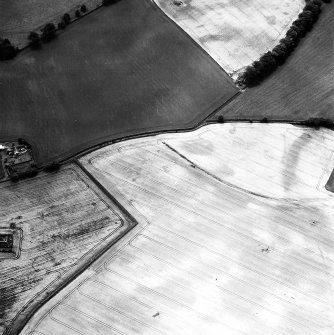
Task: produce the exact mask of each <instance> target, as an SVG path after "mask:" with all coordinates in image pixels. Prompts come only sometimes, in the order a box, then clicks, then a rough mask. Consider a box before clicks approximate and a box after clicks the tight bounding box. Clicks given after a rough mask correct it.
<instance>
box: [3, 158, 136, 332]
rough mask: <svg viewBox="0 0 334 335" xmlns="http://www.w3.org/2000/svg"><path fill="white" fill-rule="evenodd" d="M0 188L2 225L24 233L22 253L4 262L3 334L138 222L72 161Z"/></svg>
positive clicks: (5, 184)
mask: <svg viewBox="0 0 334 335" xmlns="http://www.w3.org/2000/svg"><path fill="white" fill-rule="evenodd" d="M0 193H1V201H0V216H1V223H2V225H4V224H6V223H7V224H8V226H9V225H11V226H12V225H13V224H14V225H15V226H16V228H18V229H19V230H21V232H22V235H23V239H22V246H21V248H22V249H21V255H20V258H19V259H16V260H12V259H5V260H4V259H2V260H1V262H0V282H1V287H0V297H1V299H0V334H3V333H4V330H5V329H6V327H8V326H10V325H11V322H12V321H13V320H16V319H18V320H22V319H24V318H25V317H26V315H27V313H28V312H29V311H31V309H32V308H34V306H36V305H38V303H40V302H41V301H42V300H43V299H45V298H47V297H48V296H50V294H51V293H53V292H55V290H56V289H57V288H58V287H60V286H61V285H62V284H64V283H65V282H66V281H67V280H69V279H70V278H71V277H73V276H74V275H75V274H76V273H77V271H79V270H80V269H81V268H82V267H83V266H85V264H87V263H89V262H90V261H91V260H93V259H94V257H95V256H96V255H97V254H99V253H100V252H101V251H102V249H103V248H105V247H106V245H110V244H111V243H112V242H113V241H115V240H116V239H117V238H119V236H121V235H122V234H124V233H125V232H126V231H127V230H128V229H129V228H130V227H133V226H134V224H135V223H134V222H133V221H132V219H130V218H129V217H128V216H127V215H126V214H124V213H123V212H122V211H121V209H119V208H118V207H117V206H116V204H115V203H113V202H112V201H111V200H110V199H109V198H107V197H106V196H105V195H104V194H103V193H102V192H101V191H100V190H99V189H98V188H97V187H96V186H95V185H94V184H93V183H92V182H91V181H90V180H89V179H88V178H87V177H86V175H85V174H84V173H83V172H82V171H81V170H80V169H79V168H78V167H76V165H73V164H71V165H67V166H66V167H65V168H62V169H61V170H60V171H59V172H58V173H52V174H40V175H39V176H37V177H35V178H34V179H33V180H29V181H22V182H19V183H17V184H13V183H10V182H5V183H1V184H0Z"/></svg>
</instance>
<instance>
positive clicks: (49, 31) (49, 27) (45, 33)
mask: <svg viewBox="0 0 334 335" xmlns="http://www.w3.org/2000/svg"><path fill="white" fill-rule="evenodd" d="M41 31H42V40H43V41H45V42H48V41H51V40H52V39H54V38H55V37H56V26H55V25H54V24H53V23H47V24H46V25H45V26H44V28H42V29H41Z"/></svg>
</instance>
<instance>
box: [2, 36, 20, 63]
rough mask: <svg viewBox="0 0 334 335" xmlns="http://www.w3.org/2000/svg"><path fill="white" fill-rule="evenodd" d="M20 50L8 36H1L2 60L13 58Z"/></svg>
mask: <svg viewBox="0 0 334 335" xmlns="http://www.w3.org/2000/svg"><path fill="white" fill-rule="evenodd" d="M18 51H19V50H18V49H17V48H16V47H15V46H14V45H12V43H11V42H10V41H9V40H8V39H7V38H5V39H2V38H0V60H9V59H12V58H14V57H15V56H16V55H17V53H18Z"/></svg>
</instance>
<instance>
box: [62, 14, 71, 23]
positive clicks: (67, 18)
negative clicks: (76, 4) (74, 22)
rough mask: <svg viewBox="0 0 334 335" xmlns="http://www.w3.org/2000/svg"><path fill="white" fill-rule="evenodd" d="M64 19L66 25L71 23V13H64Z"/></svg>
mask: <svg viewBox="0 0 334 335" xmlns="http://www.w3.org/2000/svg"><path fill="white" fill-rule="evenodd" d="M62 20H63V21H64V23H65V24H66V25H68V24H70V22H71V16H70V14H68V13H65V14H64V15H63V17H62Z"/></svg>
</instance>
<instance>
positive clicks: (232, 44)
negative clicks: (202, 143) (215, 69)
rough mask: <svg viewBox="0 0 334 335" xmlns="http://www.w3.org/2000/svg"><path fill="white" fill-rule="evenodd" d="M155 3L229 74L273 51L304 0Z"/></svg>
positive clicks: (158, 0) (161, 0)
mask: <svg viewBox="0 0 334 335" xmlns="http://www.w3.org/2000/svg"><path fill="white" fill-rule="evenodd" d="M154 1H155V2H156V3H157V5H158V6H159V7H160V8H161V9H162V10H163V11H164V12H165V13H166V15H167V16H169V17H170V18H171V19H172V20H173V21H174V22H175V23H176V24H177V25H179V26H180V27H181V28H183V29H184V30H185V32H187V33H188V34H189V36H191V37H192V38H193V39H194V41H196V43H198V44H199V45H200V46H201V47H202V48H203V49H204V50H206V52H207V53H208V54H209V55H210V56H211V57H212V58H213V59H215V61H216V62H217V63H218V64H219V65H220V66H221V67H222V68H224V70H225V71H226V72H228V73H229V74H230V75H232V74H233V75H234V74H235V73H238V71H240V70H242V69H243V68H245V67H246V66H247V65H249V64H251V63H252V62H253V61H254V60H256V59H258V58H259V57H260V56H261V55H262V54H263V53H265V52H266V51H268V50H270V49H272V48H273V47H274V46H275V44H276V43H277V41H278V40H279V39H280V38H282V37H283V36H284V34H285V33H286V31H287V30H288V29H289V27H290V25H291V22H292V21H293V20H294V19H295V18H297V16H298V13H299V12H300V10H301V9H302V8H303V6H304V5H305V2H304V0H297V1H292V2H291V1H283V2H282V1H270V2H269V1H268V3H267V2H266V3H264V2H260V1H258V0H252V1H219V0H209V1H206V2H202V1H199V0H185V1H180V2H179V3H180V5H179V6H178V5H177V4H176V2H173V1H168V0H154ZM234 77H236V74H235V75H234Z"/></svg>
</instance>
